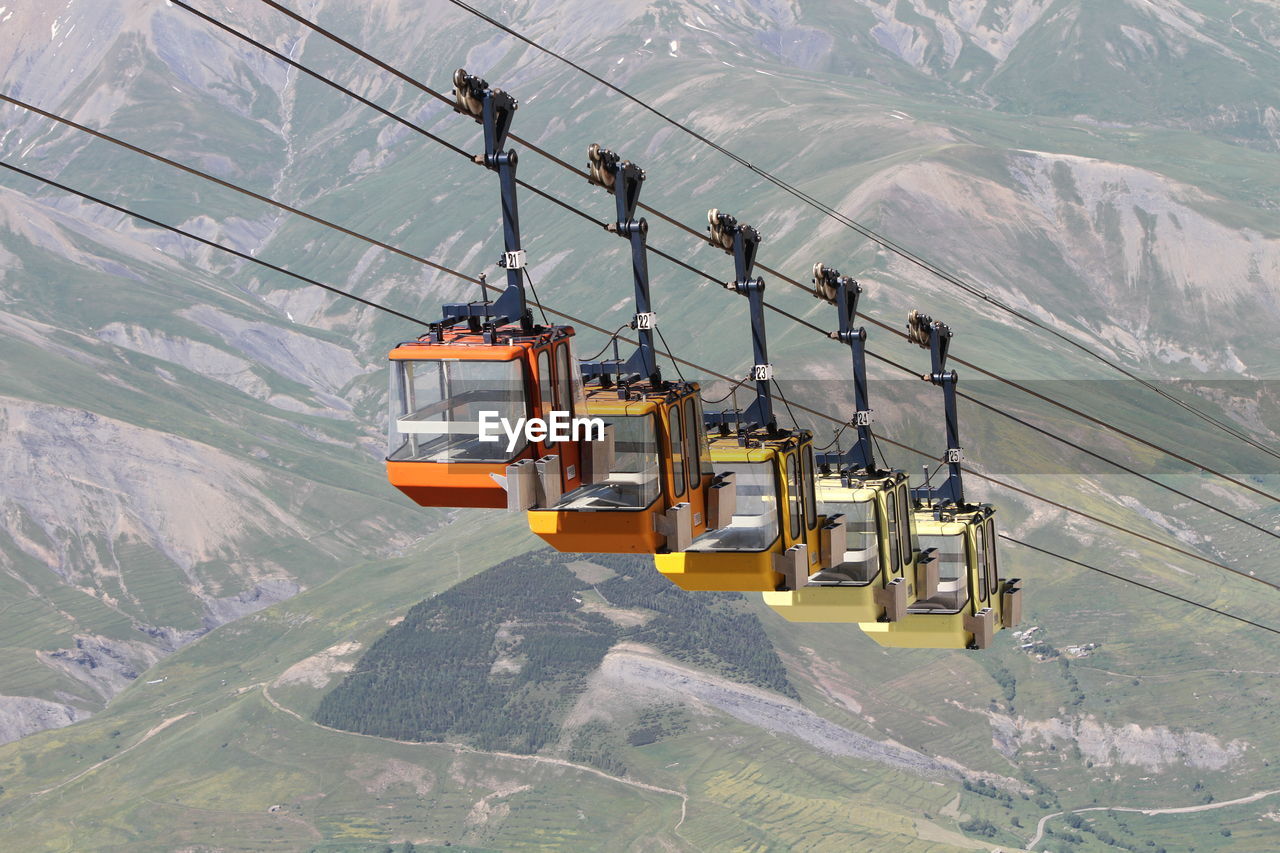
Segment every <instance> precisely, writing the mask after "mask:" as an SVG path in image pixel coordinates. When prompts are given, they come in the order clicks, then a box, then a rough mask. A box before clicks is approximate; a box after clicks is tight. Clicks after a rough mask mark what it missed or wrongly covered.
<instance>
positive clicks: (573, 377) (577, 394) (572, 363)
mask: <svg viewBox="0 0 1280 853" xmlns="http://www.w3.org/2000/svg"><path fill="white" fill-rule="evenodd" d="M563 346H564V349H565V352H566V353H568V357H567V363H568V366H569V370H568V375H569V386H570V388H571V390H572V396H571V399H572V401H573V411H574V412H575V413H576V414H577V415H578V416H579V417H584V416H585V415H586V414H587V394H586V391H584V390H583V387H582V371H581V370H579V369H578V359H577V357H576V356H574V354H573V338H569V340H567V341H565V342H564V344H563Z"/></svg>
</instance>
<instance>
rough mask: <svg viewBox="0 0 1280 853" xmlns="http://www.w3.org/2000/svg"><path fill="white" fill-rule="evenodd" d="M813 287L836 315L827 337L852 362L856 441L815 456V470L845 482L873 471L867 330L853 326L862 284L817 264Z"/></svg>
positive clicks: (849, 422) (851, 421)
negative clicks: (843, 349)
mask: <svg viewBox="0 0 1280 853" xmlns="http://www.w3.org/2000/svg"><path fill="white" fill-rule="evenodd" d="M813 284H814V289H815V290H816V291H817V296H818V298H819V299H822V300H824V301H826V302H830V303H831V304H833V305H835V306H836V310H837V312H838V314H839V318H840V327H839V329H837V330H836V331H834V332H828V333H827V336H828V337H829V338H831V339H832V340H835V341H839V342H840V343H842V344H847V345H848V347H849V353H850V356H851V358H852V360H853V404H854V412H853V417H852V418H851V419H850V420H849V421H848V425H849V426H852V427H853V428H854V429H855V430H856V431H857V434H858V440H857V441H856V442H854V445H853V446H852V447H851V448H849V450H848V452H846V453H840V451H839V449H838V448H837V450H836V452H835V453H819V454H818V467H819V469H820V470H821V471H822V472H823V473H824V474H825V473H828V472H829V471H831V470H834V471H835V472H836V473H838V474H839V475H840V476H841V478H842V479H844V480H845V481H847V480H848V478H849V476H850V474H852V473H854V472H865V473H875V472H876V458H875V450H874V448H873V447H872V436H871V415H872V411H871V404H870V402H869V401H868V394H867V329H866V327H865V326H859V327H858V328H856V329H855V328H854V327H853V323H854V320H855V319H856V318H857V315H858V299H859V297H861V296H862V285H861V284H859V283H858V282H857V281H855V280H854V279H853V278H851V277H849V276H847V275H840V271H839V270H837V269H834V268H832V267H828V266H826V265H824V264H821V263H817V264H814V265H813ZM846 485H847V482H846Z"/></svg>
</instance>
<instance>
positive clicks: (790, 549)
mask: <svg viewBox="0 0 1280 853" xmlns="http://www.w3.org/2000/svg"><path fill="white" fill-rule="evenodd" d="M708 231H709V232H710V242H711V244H712V245H714V246H717V247H719V248H722V249H724V250H725V251H726V252H728V253H730V254H732V255H733V259H734V270H735V272H736V274H737V277H736V279H735V280H734V281H733V282H731V283H730V284H728V285H726V287H727V288H729V289H732V290H735V291H737V292H738V293H740V294H742V295H744V296H746V297H747V300H748V305H749V310H750V316H751V331H752V335H751V338H752V345H753V350H754V356H755V364H754V365H753V366H752V368H751V374H750V377H749V378H751V379H754V380H755V386H756V399H755V401H754V402H753V403H752V404H751V406H750V407H749V408H748V409H747V411H746V412H743V413H740V412H720V413H715V414H712V415H709V416H708V417H707V421H708V424H709V425H715V426H718V427H719V434H718V435H714V436H713V437H712V438H711V440H710V447H711V465H712V467H713V468H714V470H715V472H716V474H717V475H718V476H720V477H723V478H725V479H726V480H732V482H733V484H734V497H733V500H732V506H721V507H720V509H721V512H722V513H723V516H722V518H720V519H717V521H723V522H725V523H723V524H720V525H718V526H717V527H716V528H715V529H714V530H708V531H707V532H706V533H704V534H702V535H701V536H699V537H697V538H696V539H694V540H693V543H692V544H691V545H690V546H689V548H687V549H686V550H684V551H681V552H679V553H671V554H658V555H656V556H655V557H654V562H655V563H656V565H657V568H658V571H659V572H661V573H662V574H664V575H666V577H667V578H668V579H669V580H671V581H672V582H673V583H675V584H676V585H677V586H679V587H681V588H682V589H688V590H740V591H748V590H751V591H759V592H771V591H774V590H777V589H780V588H790V589H794V588H795V587H796V586H798V585H803V584H804V583H805V582H806V581H807V579H808V578H809V576H810V575H811V574H813V573H814V572H815V571H817V570H818V569H819V568H822V565H821V563H820V554H819V552H820V547H819V545H820V543H819V539H820V528H821V527H822V526H823V524H824V522H825V519H823V518H822V517H821V516H820V515H819V514H818V504H817V500H816V499H815V495H814V491H813V482H814V459H813V436H812V435H811V434H810V433H809V432H808V431H807V430H792V431H788V430H780V429H778V428H777V422H776V419H775V418H774V416H773V398H772V395H771V393H770V383H771V382H772V381H773V367H772V366H771V365H770V364H769V363H768V352H767V348H766V343H765V328H764V281H763V280H761V279H759V278H757V279H752V278H751V269H752V267H753V266H754V263H755V255H756V249H757V247H758V246H759V242H760V235H759V234H758V233H757V232H756V230H755V229H754V228H752V227H750V226H748V225H739V224H738V222H737V220H736V219H734V218H733V217H732V216H729V215H727V214H722V213H720V212H719V211H718V210H712V211H710V212H709V214H708ZM735 387H736V386H735ZM731 424H732V425H733V427H734V429H733V430H731V428H730V427H731Z"/></svg>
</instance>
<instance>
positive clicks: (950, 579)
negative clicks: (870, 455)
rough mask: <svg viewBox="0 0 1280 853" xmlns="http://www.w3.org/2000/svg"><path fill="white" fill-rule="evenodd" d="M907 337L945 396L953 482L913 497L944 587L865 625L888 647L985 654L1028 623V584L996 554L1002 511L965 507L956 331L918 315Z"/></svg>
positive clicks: (923, 542) (921, 533) (920, 533)
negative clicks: (924, 354)
mask: <svg viewBox="0 0 1280 853" xmlns="http://www.w3.org/2000/svg"><path fill="white" fill-rule="evenodd" d="M907 332H908V338H909V339H910V340H911V341H912V342H914V343H916V344H919V345H920V346H921V347H924V348H926V349H928V350H929V351H930V363H931V367H932V370H931V372H930V373H927V374H925V375H924V376H922V377H921V378H922V379H925V380H927V381H929V382H932V383H933V384H934V385H938V386H940V387H941V388H942V391H943V400H944V406H945V420H946V432H947V453H946V457H945V463H946V465H947V468H948V474H947V480H946V482H945V483H944V484H943V485H942V486H941V487H940V488H938V489H934V488H933V487H932V486H930V485H929V483H928V480H927V478H926V482H925V485H924V486H921V487H918V488H916V489H913V490H912V496H913V497H914V499H915V506H914V511H913V513H912V514H913V516H914V518H915V526H916V535H917V537H918V540H919V544H920V546H921V547H922V548H928V549H932V550H933V551H934V552H935V553H936V555H937V560H938V583H937V588H936V590H934V591H933V592H932V593H931V594H928V595H923V596H921V597H920V598H919V599H918V600H917V601H916V602H915V603H914V604H912V605H910V606H909V607H908V608H907V615H906V616H905V617H904V618H902V619H900V620H898V621H896V622H863V623H860V625H859V627H861V628H862V630H863V631H865V632H866V633H867V634H868V635H869V636H870V637H871V638H872V639H874V640H875V641H876V642H877V643H879V644H880V645H882V646H897V647H910V648H932V649H985V648H988V647H989V646H990V645H991V642H992V638H993V637H994V635H995V633H996V632H997V631H999V630H1001V629H1002V628H1012V627H1013V626H1015V625H1017V624H1018V623H1019V622H1020V621H1021V620H1022V581H1021V580H1019V579H1017V578H1007V579H1006V578H1001V577H1000V568H999V564H998V559H997V555H996V529H995V520H994V516H995V509H994V508H993V507H992V506H991V505H990V504H976V503H971V502H969V501H967V500H965V496H964V482H963V480H962V478H961V469H960V460H961V452H960V438H959V421H958V419H957V416H956V382H957V381H958V379H959V377H958V375H957V374H956V372H955V371H954V370H951V371H948V370H947V369H946V364H947V351H948V349H949V348H950V344H951V329H950V328H949V327H948V326H947V325H946V324H945V323H942V322H939V321H935V320H933V319H932V318H930V317H929V316H928V315H926V314H922V313H920V312H918V311H912V312H911V314H910V316H909V317H908V320H907Z"/></svg>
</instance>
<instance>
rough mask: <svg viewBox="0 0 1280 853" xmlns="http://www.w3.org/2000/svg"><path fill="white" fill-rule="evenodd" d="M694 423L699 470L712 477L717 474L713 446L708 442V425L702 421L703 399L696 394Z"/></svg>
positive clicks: (694, 398) (705, 475) (694, 399)
mask: <svg viewBox="0 0 1280 853" xmlns="http://www.w3.org/2000/svg"><path fill="white" fill-rule="evenodd" d="M693 411H694V417H693V423H694V424H695V428H696V429H697V431H698V471H699V472H700V473H701V474H702V476H703V477H710V476H713V475H714V474H715V471H714V470H713V469H712V467H711V447H710V446H709V445H708V443H707V427H706V425H705V424H704V423H703V421H702V399H701V398H700V397H698V396H697V395H696V394H695V395H694V396H693Z"/></svg>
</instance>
